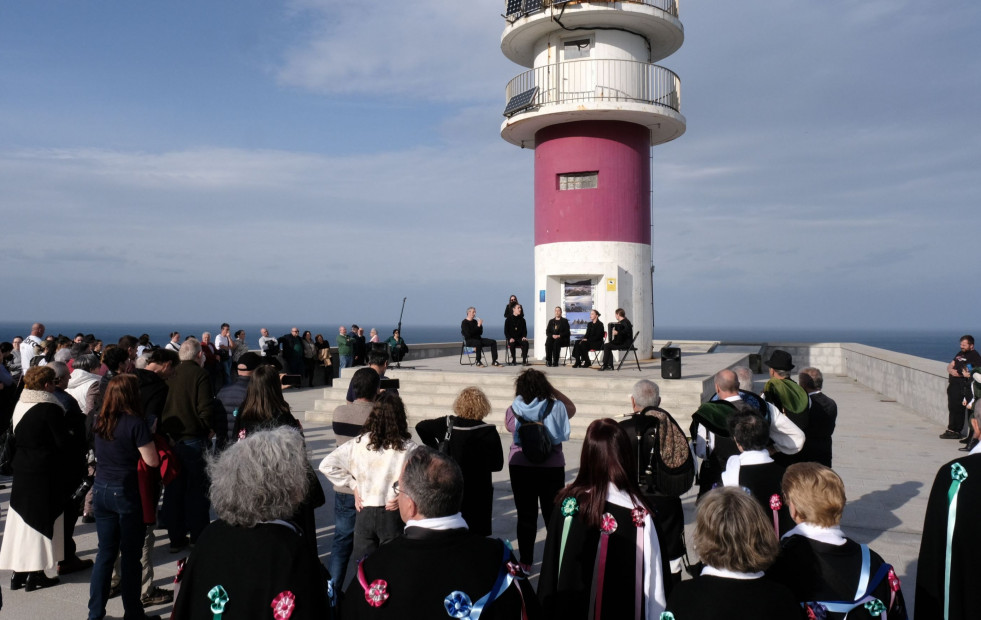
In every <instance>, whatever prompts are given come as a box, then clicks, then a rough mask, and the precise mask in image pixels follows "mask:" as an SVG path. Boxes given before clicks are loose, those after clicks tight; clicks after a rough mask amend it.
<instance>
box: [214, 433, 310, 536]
mask: <svg viewBox="0 0 981 620" xmlns="http://www.w3.org/2000/svg"><path fill="white" fill-rule="evenodd" d="M306 458H307V452H306V449H305V447H304V445H303V437H302V436H301V435H300V433H299V431H297V430H295V429H292V428H289V427H285V426H283V427H279V428H275V429H272V430H268V431H256V432H254V433H252V434H250V435H249V436H247V437H246V438H245V439H242V440H240V441H238V442H237V443H235V444H233V445H232V446H231V447H229V448H228V449H227V450H225V451H224V452H223V453H221V455H220V456H219V457H217V458H213V459H209V461H208V475H209V477H210V478H211V490H210V491H209V493H208V495H209V496H210V498H211V505H212V506H214V509H215V512H216V513H217V514H218V518H220V519H222V520H223V521H225V522H226V523H228V524H229V525H236V526H239V527H252V526H254V525H256V524H257V523H261V522H263V521H272V520H274V519H286V518H288V517H290V516H291V515H292V514H293V513H295V512H296V509H297V507H298V506H299V505H300V502H301V501H303V498H304V497H305V496H306V493H307V488H308V486H309V480H308V479H307V461H306Z"/></svg>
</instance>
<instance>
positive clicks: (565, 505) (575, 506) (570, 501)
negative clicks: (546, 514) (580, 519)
mask: <svg viewBox="0 0 981 620" xmlns="http://www.w3.org/2000/svg"><path fill="white" fill-rule="evenodd" d="M577 512H579V502H578V501H576V498H575V497H567V498H565V499H564V500H562V516H563V517H565V519H564V520H563V523H562V543H561V544H560V545H559V570H558V571H557V573H558V574H562V558H563V557H564V556H565V543H566V541H567V540H569V528H570V527H571V526H572V517H574V516H575V514H576V513H577Z"/></svg>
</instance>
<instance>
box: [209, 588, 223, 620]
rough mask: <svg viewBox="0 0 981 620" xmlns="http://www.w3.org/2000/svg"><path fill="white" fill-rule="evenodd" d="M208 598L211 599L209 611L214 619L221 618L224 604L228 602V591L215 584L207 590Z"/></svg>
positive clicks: (218, 619) (219, 619)
mask: <svg viewBox="0 0 981 620" xmlns="http://www.w3.org/2000/svg"><path fill="white" fill-rule="evenodd" d="M208 600H209V601H211V613H213V614H214V615H215V619H214V620H221V614H223V613H224V612H225V605H227V604H228V592H225V588H223V587H221V586H215V587H213V588H211V589H210V590H208Z"/></svg>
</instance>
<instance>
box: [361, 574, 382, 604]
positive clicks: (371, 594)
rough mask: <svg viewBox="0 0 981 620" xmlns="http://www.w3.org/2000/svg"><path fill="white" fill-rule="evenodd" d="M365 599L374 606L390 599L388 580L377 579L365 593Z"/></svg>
mask: <svg viewBox="0 0 981 620" xmlns="http://www.w3.org/2000/svg"><path fill="white" fill-rule="evenodd" d="M364 600H366V601H368V604H369V605H371V606H372V607H381V606H382V605H383V604H384V603H385V601H387V600H388V582H387V581H385V580H384V579H375V580H374V581H372V582H371V585H370V586H368V589H367V590H366V591H365V593H364Z"/></svg>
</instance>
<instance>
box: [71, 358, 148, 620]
mask: <svg viewBox="0 0 981 620" xmlns="http://www.w3.org/2000/svg"><path fill="white" fill-rule="evenodd" d="M92 432H93V434H94V435H95V457H96V459H98V461H99V467H98V468H97V469H96V471H95V484H94V485H93V487H92V501H93V506H94V510H95V529H96V532H97V533H98V536H99V553H98V554H97V555H96V558H95V567H94V568H93V569H92V582H91V584H90V585H89V618H90V619H92V620H97V619H99V618H103V617H104V616H105V615H106V601H107V600H108V599H109V582H110V578H111V577H112V566H113V563H114V562H115V560H116V555H117V554H118V555H119V556H120V563H121V564H120V575H121V581H120V591H121V593H122V599H123V609H124V610H125V616H124V617H125V618H126V619H127V620H129V619H130V618H133V619H137V620H138V619H140V618H144V617H145V614H144V613H143V605H142V603H141V602H140V575H141V574H142V572H141V570H140V555H141V554H142V551H143V540H144V538H145V536H146V525H144V522H143V506H142V503H141V501H140V489H139V484H138V477H137V463H138V462H139V460H140V459H142V460H143V462H144V463H146V464H147V466H149V467H157V466H158V465H159V464H160V457H159V455H158V454H157V450H156V447H155V446H154V443H153V434H152V431H151V429H150V428H149V427H148V426H147V424H146V420H145V418H144V415H143V405H142V401H141V400H140V385H139V380H138V379H137V378H136V376H135V375H129V374H119V375H116V376H115V377H113V378H112V379H110V380H109V383H108V385H107V386H106V393H105V396H104V398H103V400H102V409H101V410H100V411H99V417H98V418H97V419H96V421H95V425H94V427H93V429H92Z"/></svg>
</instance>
